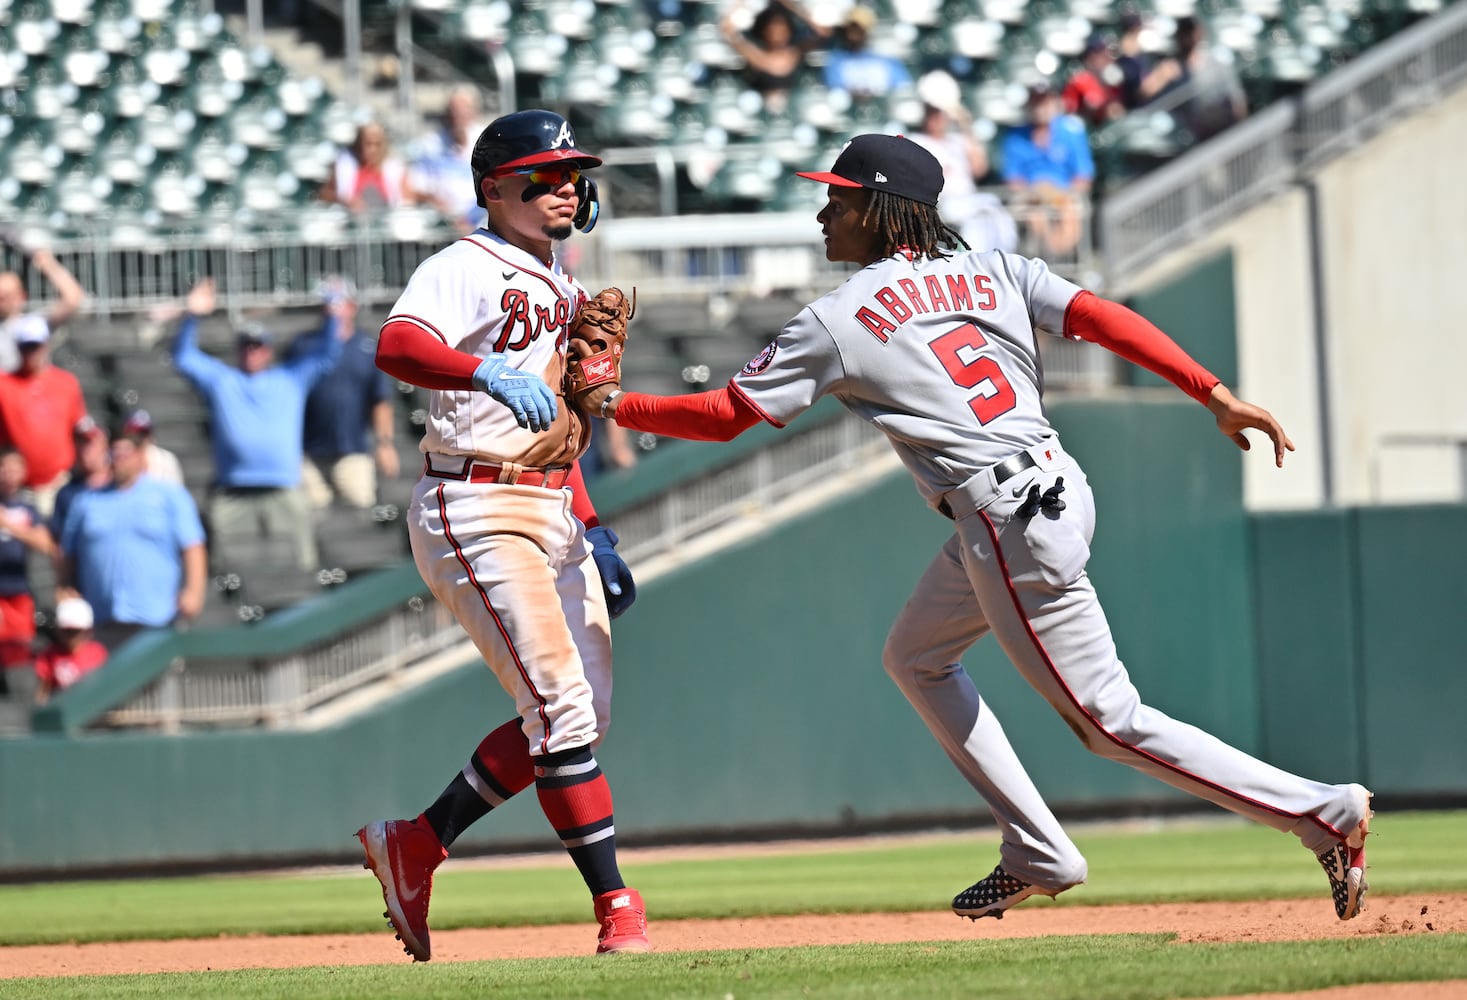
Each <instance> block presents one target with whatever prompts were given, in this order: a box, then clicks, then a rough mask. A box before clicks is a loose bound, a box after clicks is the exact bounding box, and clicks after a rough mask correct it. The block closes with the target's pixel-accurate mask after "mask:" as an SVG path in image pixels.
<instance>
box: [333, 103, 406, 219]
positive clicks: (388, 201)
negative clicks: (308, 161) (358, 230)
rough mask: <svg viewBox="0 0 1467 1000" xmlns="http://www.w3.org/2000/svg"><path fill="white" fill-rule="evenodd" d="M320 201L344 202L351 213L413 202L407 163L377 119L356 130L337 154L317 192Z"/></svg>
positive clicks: (379, 210) (370, 211) (377, 209)
mask: <svg viewBox="0 0 1467 1000" xmlns="http://www.w3.org/2000/svg"><path fill="white" fill-rule="evenodd" d="M317 197H319V198H320V199H321V200H322V201H329V202H334V203H336V204H338V205H345V206H346V207H347V208H349V209H351V211H352V213H353V214H357V215H360V214H363V213H368V214H370V213H373V212H381V211H383V210H385V209H389V208H398V207H399V206H401V205H409V204H412V203H413V201H414V200H415V198H414V195H413V192H412V189H411V187H410V186H409V184H408V171H407V164H405V163H404V162H403V160H402V158H401V157H399V156H398V155H397V154H395V153H393V152H392V144H391V143H390V142H389V141H388V139H387V130H386V129H384V128H383V127H382V126H381V125H379V124H377V123H376V122H367V123H366V124H365V125H363V126H362V127H361V128H359V129H357V137H356V139H355V141H353V142H352V144H351V148H350V149H344V150H342V151H341V153H340V154H338V155H337V157H336V163H335V164H334V165H333V166H332V168H331V176H329V177H327V178H326V181H325V183H324V184H322V185H321V190H320V192H319V193H318V195H317Z"/></svg>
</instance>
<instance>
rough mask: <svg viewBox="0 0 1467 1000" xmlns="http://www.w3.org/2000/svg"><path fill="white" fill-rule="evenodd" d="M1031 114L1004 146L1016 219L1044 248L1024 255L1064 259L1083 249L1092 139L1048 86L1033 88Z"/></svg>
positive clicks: (1091, 176) (1092, 165)
mask: <svg viewBox="0 0 1467 1000" xmlns="http://www.w3.org/2000/svg"><path fill="white" fill-rule="evenodd" d="M1026 112H1027V116H1028V121H1027V122H1026V123H1025V124H1023V125H1020V126H1017V127H1015V128H1012V129H1010V130H1009V132H1008V134H1007V135H1005V136H1004V140H1003V146H1002V154H1003V180H1004V184H1005V185H1007V186H1008V189H1009V198H1010V204H1011V206H1012V208H1013V212H1014V216H1015V217H1016V218H1018V219H1019V220H1020V221H1021V222H1022V223H1023V224H1024V226H1025V228H1026V229H1027V231H1028V232H1029V234H1030V235H1031V236H1034V237H1036V238H1037V240H1038V243H1039V246H1038V248H1037V249H1036V250H1033V251H1031V250H1028V249H1023V250H1022V251H1021V252H1023V253H1026V254H1028V253H1038V254H1042V255H1044V256H1046V257H1057V258H1061V259H1063V258H1065V257H1066V256H1067V255H1069V254H1071V253H1073V252H1074V250H1075V248H1076V246H1077V245H1078V244H1079V242H1080V237H1081V236H1082V235H1083V234H1082V231H1081V227H1082V226H1084V225H1085V222H1086V220H1085V211H1084V204H1083V198H1084V197H1085V196H1086V195H1088V193H1089V191H1090V185H1091V182H1092V181H1094V179H1095V160H1094V158H1093V157H1092V156H1091V155H1090V139H1089V136H1087V135H1086V134H1085V123H1084V122H1082V121H1081V120H1080V119H1078V118H1076V117H1075V116H1074V115H1067V114H1065V113H1064V105H1063V104H1062V103H1061V101H1060V97H1059V95H1058V94H1056V93H1054V92H1053V91H1051V90H1050V89H1049V87H1048V86H1047V85H1043V84H1040V85H1035V86H1033V87H1030V88H1029V98H1028V102H1027V105H1026ZM1051 263H1053V261H1051Z"/></svg>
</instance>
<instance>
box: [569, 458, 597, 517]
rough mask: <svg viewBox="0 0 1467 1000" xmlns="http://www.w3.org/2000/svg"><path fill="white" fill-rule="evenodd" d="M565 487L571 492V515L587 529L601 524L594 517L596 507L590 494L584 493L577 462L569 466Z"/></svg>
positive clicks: (583, 484) (582, 478) (582, 479)
mask: <svg viewBox="0 0 1467 1000" xmlns="http://www.w3.org/2000/svg"><path fill="white" fill-rule="evenodd" d="M566 485H567V486H569V487H570V491H571V513H572V514H574V515H576V518H577V519H578V520H579V521H580V522H581V523H582V524H584V525H585V526H586V527H588V528H594V527H596V526H597V525H599V524H600V523H601V519H600V518H599V517H597V516H596V507H595V505H594V504H592V503H591V494H590V493H588V492H587V491H586V479H585V477H584V476H582V475H581V463H580V462H579V461H577V462H576V463H575V464H574V465H572V466H571V473H570V478H569V479H568V480H566Z"/></svg>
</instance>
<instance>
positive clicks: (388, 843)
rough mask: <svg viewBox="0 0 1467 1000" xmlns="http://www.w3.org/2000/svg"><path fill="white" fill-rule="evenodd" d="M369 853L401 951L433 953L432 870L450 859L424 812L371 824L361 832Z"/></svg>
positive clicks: (422, 957) (418, 955) (419, 956)
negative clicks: (430, 927) (430, 930)
mask: <svg viewBox="0 0 1467 1000" xmlns="http://www.w3.org/2000/svg"><path fill="white" fill-rule="evenodd" d="M357 839H358V840H360V841H361V842H362V850H363V851H364V852H365V853H366V861H364V862H363V863H362V867H363V868H369V869H371V871H372V874H373V875H376V876H377V881H378V882H381V883H382V899H383V901H385V902H386V903H387V912H386V913H384V914H382V915H383V916H384V917H386V918H387V919H388V920H389V921H391V922H392V927H393V929H394V930H396V931H397V939H398V940H399V941H401V942H402V950H403V951H405V952H407V953H408V954H409V955H411V956H413V960H414V961H418V962H426V961H428V960H429V959H430V958H432V957H433V946H432V944H431V942H430V941H429V940H428V897H429V896H430V895H432V893H433V870H434V869H435V868H437V867H438V866H439V865H440V864H442V863H443V859H444V858H446V857H448V852H447V851H446V850H444V849H443V845H442V844H440V843H439V842H438V835H437V834H436V833H434V832H433V828H432V827H430V826H429V825H428V824H427V823H426V822H425V821H424V820H423V818H422V817H421V816H419V817H418V818H417V819H414V820H407V819H386V820H381V819H379V820H377V821H375V822H372V823H368V824H367V825H366V826H364V827H362V828H361V829H360V830H358V831H357Z"/></svg>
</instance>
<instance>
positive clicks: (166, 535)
mask: <svg viewBox="0 0 1467 1000" xmlns="http://www.w3.org/2000/svg"><path fill="white" fill-rule="evenodd" d="M144 443H145V442H144V441H143V439H142V437H141V436H140V435H137V434H119V435H118V436H117V437H116V438H115V439H114V440H113V442H112V475H113V481H112V482H111V484H109V485H107V486H103V487H100V488H98V489H92V490H87V491H85V492H83V493H80V494H78V495H77V497H76V498H75V500H74V501H73V502H72V504H71V506H70V508H69V509H68V510H67V512H66V515H65V521H64V523H63V524H62V525H61V552H62V558H61V570H60V574H59V578H58V580H57V585H58V590H59V591H61V592H62V593H65V592H66V591H67V590H72V589H74V590H76V591H78V592H79V593H80V594H81V596H83V597H85V598H86V599H87V602H88V603H89V604H91V606H92V611H93V612H94V613H95V615H96V621H97V634H98V637H99V638H100V639H102V641H103V643H104V645H107V646H109V647H112V646H115V645H116V643H117V642H119V641H121V640H122V639H124V638H126V637H127V636H129V635H131V634H132V633H133V632H136V631H137V630H139V629H142V628H160V627H163V626H167V625H171V624H173V623H174V622H176V621H178V620H180V619H183V620H187V619H190V618H193V617H195V616H197V615H198V613H199V612H200V611H201V610H202V609H203V606H204V586H205V582H206V581H207V579H208V555H207V553H206V551H205V547H204V526H203V524H202V523H201V522H200V520H199V511H198V508H197V507H195V506H194V500H193V497H191V496H190V495H189V492H188V490H186V489H184V488H183V487H182V486H180V485H178V484H177V483H170V482H166V481H164V480H161V479H154V478H153V477H151V476H149V475H147V474H146V473H145V472H144V467H145V465H146V462H147V459H146V457H145V454H144V452H143V445H144Z"/></svg>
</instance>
